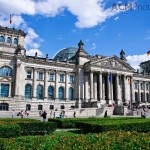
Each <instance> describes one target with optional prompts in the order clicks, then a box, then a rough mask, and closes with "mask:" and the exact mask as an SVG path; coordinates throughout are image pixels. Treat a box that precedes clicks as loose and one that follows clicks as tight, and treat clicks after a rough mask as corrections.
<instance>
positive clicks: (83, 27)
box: [0, 0, 150, 68]
mask: <svg viewBox="0 0 150 150" xmlns="http://www.w3.org/2000/svg"><path fill="white" fill-rule="evenodd" d="M0 4H1V5H0V25H2V26H8V27H15V28H16V29H22V30H24V31H25V32H26V33H27V34H28V35H27V37H26V39H25V48H26V49H27V54H28V55H34V54H35V52H36V51H37V52H38V54H39V55H40V56H42V57H45V55H46V54H47V53H48V54H49V58H52V57H53V56H54V54H56V53H57V51H58V50H60V49H62V48H66V47H72V46H74V47H77V45H78V42H79V40H80V39H82V40H83V42H84V49H85V50H86V51H87V52H88V53H89V54H90V55H96V54H100V55H106V56H112V55H117V56H119V53H120V51H121V49H124V51H125V53H126V57H127V60H128V62H129V63H130V64H131V65H132V66H133V67H134V68H137V67H138V65H139V63H140V62H142V61H146V60H149V57H148V56H147V55H146V52H147V51H148V50H150V44H149V43H150V1H149V0H135V1H132V0H130V1H128V0H122V1H120V0H86V1H84V0H12V1H10V0H0ZM127 4H128V5H127ZM126 5H127V6H128V7H127V6H126ZM130 6H132V8H131V7H130ZM10 14H12V24H11V25H10V24H9V15H10Z"/></svg>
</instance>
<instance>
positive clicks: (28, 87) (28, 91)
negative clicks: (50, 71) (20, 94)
mask: <svg viewBox="0 0 150 150" xmlns="http://www.w3.org/2000/svg"><path fill="white" fill-rule="evenodd" d="M31 93H32V88H31V85H30V84H26V85H25V98H26V99H31Z"/></svg>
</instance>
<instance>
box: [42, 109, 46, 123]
mask: <svg viewBox="0 0 150 150" xmlns="http://www.w3.org/2000/svg"><path fill="white" fill-rule="evenodd" d="M41 116H42V117H43V121H45V120H46V116H47V113H46V111H45V110H44V112H43V113H42V115H41Z"/></svg>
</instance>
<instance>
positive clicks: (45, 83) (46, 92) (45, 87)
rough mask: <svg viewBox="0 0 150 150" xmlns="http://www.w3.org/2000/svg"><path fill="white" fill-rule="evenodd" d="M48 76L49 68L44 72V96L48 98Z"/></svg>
mask: <svg viewBox="0 0 150 150" xmlns="http://www.w3.org/2000/svg"><path fill="white" fill-rule="evenodd" d="M47 78H48V70H46V69H45V74H44V98H48V85H47V83H48V82H47Z"/></svg>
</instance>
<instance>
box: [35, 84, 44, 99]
mask: <svg viewBox="0 0 150 150" xmlns="http://www.w3.org/2000/svg"><path fill="white" fill-rule="evenodd" d="M36 97H37V99H42V98H43V86H42V85H38V86H37V90H36Z"/></svg>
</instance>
